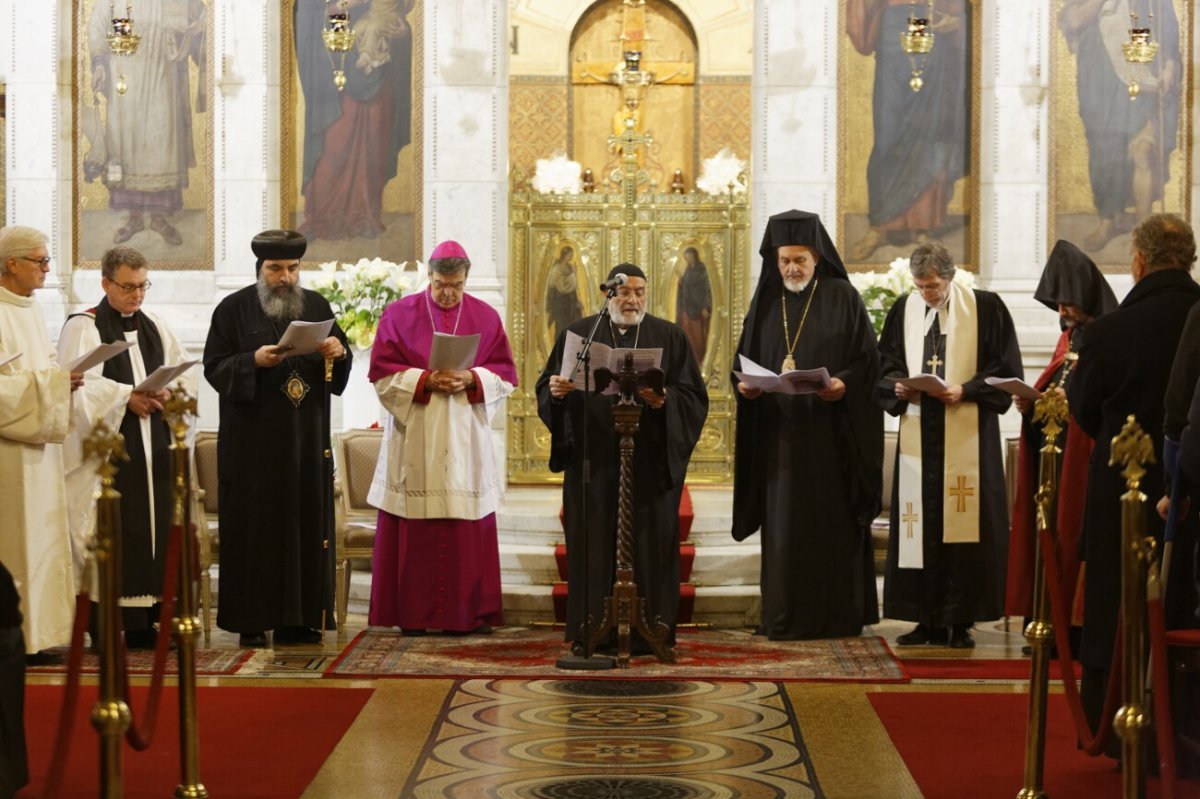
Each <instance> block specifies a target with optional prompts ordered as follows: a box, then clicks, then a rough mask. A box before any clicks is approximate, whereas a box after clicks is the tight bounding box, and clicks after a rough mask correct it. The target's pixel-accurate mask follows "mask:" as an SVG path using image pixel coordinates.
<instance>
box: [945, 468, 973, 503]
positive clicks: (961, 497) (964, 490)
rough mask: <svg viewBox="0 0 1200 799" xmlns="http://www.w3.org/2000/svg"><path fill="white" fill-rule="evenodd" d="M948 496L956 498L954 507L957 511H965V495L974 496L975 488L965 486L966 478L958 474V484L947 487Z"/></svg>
mask: <svg viewBox="0 0 1200 799" xmlns="http://www.w3.org/2000/svg"><path fill="white" fill-rule="evenodd" d="M949 493H950V496H952V497H954V498H955V499H957V500H958V507H957V508H955V511H956V512H957V513H966V512H967V497H973V496H975V489H974V488H968V487H967V478H966V477H964V476H963V475H961V474H960V475H959V476H958V485H956V486H955V487H954V488H951V489H949Z"/></svg>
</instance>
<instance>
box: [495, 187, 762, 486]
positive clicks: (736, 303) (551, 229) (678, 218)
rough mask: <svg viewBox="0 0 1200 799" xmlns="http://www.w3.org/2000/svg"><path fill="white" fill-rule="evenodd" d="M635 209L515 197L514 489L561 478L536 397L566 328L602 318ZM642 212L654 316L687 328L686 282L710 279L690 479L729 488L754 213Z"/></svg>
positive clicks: (667, 204)
mask: <svg viewBox="0 0 1200 799" xmlns="http://www.w3.org/2000/svg"><path fill="white" fill-rule="evenodd" d="M514 177H515V178H516V179H515V180H514V185H518V186H519V185H522V183H523V181H522V180H521V176H519V175H516V176H514ZM744 196H745V195H741V196H740V197H744ZM625 203H626V196H625V195H624V194H621V193H609V194H600V193H597V194H581V195H566V196H563V195H542V194H537V193H534V192H528V191H514V192H513V194H512V196H511V199H510V202H509V209H510V212H509V213H510V216H509V224H510V237H509V241H510V247H511V252H510V258H509V287H510V297H509V309H510V310H509V321H508V333H509V339H510V341H511V343H512V347H513V355H514V357H515V359H516V362H517V372H518V375H519V376H520V386H519V387H518V389H517V390H516V391H515V392H514V393H513V394H512V396H510V397H509V404H508V408H509V424H508V479H509V482H511V483H547V482H557V481H558V480H559V479H560V478H559V476H558V475H554V474H551V473H550V471H549V469H548V467H547V464H548V461H549V456H550V435H549V433H548V432H547V430H546V428H545V426H544V425H543V424H542V422H541V420H540V419H539V418H538V415H537V396H536V393H535V386H536V383H537V379H538V375H540V374H541V371H542V368H543V367H544V366H545V364H546V359H547V357H548V354H549V352H550V350H551V348H552V347H553V344H554V337H555V335H556V328H557V325H558V323H559V321H561V322H562V323H564V324H565V323H566V321H569V320H570V319H571V318H573V314H574V312H578V313H579V315H581V316H587V315H591V314H593V313H595V312H596V311H598V310H599V308H600V304H601V303H602V302H603V299H604V297H603V295H602V294H601V293H600V292H599V291H598V290H597V289H596V288H595V287H596V286H598V285H599V284H600V282H601V281H602V280H603V279H604V277H605V276H606V275H607V274H608V270H609V269H611V268H612V267H613V266H614V265H616V264H618V263H620V262H622V261H624V260H627V257H626V255H625V251H624V247H623V233H624V232H625V225H626V219H627V212H628V211H629V210H630V209H628V208H627V207H626V204H625ZM633 211H634V213H633V216H632V218H633V220H634V221H633V222H632V225H633V227H634V230H633V231H632V233H633V236H632V242H633V245H634V251H633V253H632V254H631V257H630V258H629V260H632V261H633V262H634V263H637V264H638V265H639V266H641V267H642V268H643V269H644V270H645V271H646V275H647V277H648V278H649V284H650V297H649V311H650V313H652V314H654V315H655V316H660V317H663V318H665V319H669V320H672V321H677V320H678V313H679V310H680V304H681V299H680V298H681V295H680V283H681V279H682V276H683V274H684V270H685V269H686V268H687V266H688V262H689V258H691V259H694V260H699V261H700V262H702V264H703V266H704V268H705V269H706V270H707V275H708V286H709V289H710V292H711V313H710V316H709V320H708V330H707V336H704V337H703V338H702V340H701V339H698V340H697V341H698V344H699V345H700V346H701V352H700V353H699V354H700V355H702V358H701V359H700V368H701V372H702V373H703V375H704V378H705V381H706V383H707V386H708V395H709V408H708V419H707V420H706V421H705V425H704V430H703V433H702V434H701V437H700V442H699V444H697V446H696V450H695V452H694V453H693V454H692V461H691V464H690V465H689V467H688V480H689V482H693V483H727V482H729V481H730V480H731V479H732V468H733V466H732V464H733V438H734V436H733V424H734V419H733V415H734V400H733V395H732V393H731V387H730V384H729V371H730V369H731V368H732V363H733V354H734V348H735V347H736V345H737V337H738V336H739V335H740V334H741V324H742V318H743V317H744V316H745V312H746V286H747V283H748V280H749V263H748V260H747V259H748V255H747V254H748V253H749V251H750V246H749V239H748V238H747V236H748V235H749V224H750V221H749V220H750V217H749V210H748V208H747V205H746V202H745V200H744V199H741V198H730V197H712V196H708V195H701V194H682V195H680V194H637V195H636V197H635V204H634V207H633ZM689 249H693V250H695V253H694V254H693V255H692V256H688V255H687V251H688V250H689ZM568 259H569V262H570V264H571V265H572V266H573V268H574V273H575V279H574V286H573V287H572V286H571V284H570V281H568V280H564V281H563V282H562V283H557V284H555V281H556V278H557V277H560V276H563V274H564V273H566V272H567V271H569V270H568V269H567V268H566V267H563V266H562V264H563V263H564V262H565V261H567V260H568ZM552 284H554V285H552ZM551 289H553V291H551ZM559 289H562V291H559ZM571 309H573V311H572V310H571Z"/></svg>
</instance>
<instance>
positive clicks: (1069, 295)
mask: <svg viewBox="0 0 1200 799" xmlns="http://www.w3.org/2000/svg"><path fill="white" fill-rule="evenodd" d="M1033 298H1034V299H1035V300H1037V301H1038V302H1040V303H1042V304H1043V305H1045V306H1046V307H1047V308H1050V309H1051V310H1053V311H1057V310H1058V304H1059V303H1060V302H1061V303H1064V304H1067V305H1078V306H1079V307H1080V308H1082V309H1083V311H1084V313H1086V314H1087V315H1088V316H1090V317H1092V318H1095V317H1097V316H1103V315H1104V314H1106V313H1108V312H1109V311H1115V310H1116V309H1117V298H1116V295H1114V294H1113V290H1112V288H1110V287H1109V285H1108V281H1107V280H1105V279H1104V275H1102V274H1101V273H1100V270H1099V269H1097V268H1096V264H1095V263H1093V262H1092V259H1091V258H1088V257H1087V255H1085V254H1084V253H1083V251H1082V250H1080V249H1079V248H1078V247H1076V246H1075V245H1074V244H1072V243H1071V242H1069V241H1064V240H1062V239H1059V240H1058V241H1057V242H1055V243H1054V249H1053V250H1051V251H1050V257H1049V258H1048V259H1047V260H1046V268H1045V269H1043V270H1042V279H1041V280H1040V281H1039V282H1038V287H1037V291H1035V292H1034V293H1033Z"/></svg>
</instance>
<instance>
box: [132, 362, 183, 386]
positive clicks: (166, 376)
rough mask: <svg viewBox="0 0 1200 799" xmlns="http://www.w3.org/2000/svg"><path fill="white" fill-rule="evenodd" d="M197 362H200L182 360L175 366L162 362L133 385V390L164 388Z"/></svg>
mask: <svg viewBox="0 0 1200 799" xmlns="http://www.w3.org/2000/svg"><path fill="white" fill-rule="evenodd" d="M198 363H200V362H199V361H184V362H183V363H180V364H176V365H175V366H167V365H166V364H163V365H162V366H160V367H158V368H157V369H155V370H154V371H153V372H151V373H150V374H149V375H147V376H146V379H145V380H143V381H142V382H140V383H138V384H137V385H136V386H134V387H133V390H134V391H138V392H141V393H143V394H149V393H150V392H152V391H158V390H160V389H164V388H166V387H167V386H169V385H171V383H172V382H174V380H175V378H177V377H180V376H181V375H183V374H184V373H185V372H186V371H187V370H188V369H191V368H192V367H193V366H195V365H196V364H198Z"/></svg>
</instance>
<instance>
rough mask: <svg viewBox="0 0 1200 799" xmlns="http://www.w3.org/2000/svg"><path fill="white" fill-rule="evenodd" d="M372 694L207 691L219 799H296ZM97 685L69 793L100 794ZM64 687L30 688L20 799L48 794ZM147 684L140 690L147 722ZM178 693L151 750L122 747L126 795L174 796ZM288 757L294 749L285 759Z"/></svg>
mask: <svg viewBox="0 0 1200 799" xmlns="http://www.w3.org/2000/svg"><path fill="white" fill-rule="evenodd" d="M372 693H373V690H372V689H369V688H348V689H333V688H200V689H198V691H197V704H198V706H199V713H200V781H201V782H202V783H204V786H205V787H206V788H207V789H208V793H209V796H213V797H221V799H232V797H239V798H241V799H251V797H253V799H276V797H278V798H279V799H284V797H298V796H300V794H301V793H303V792H304V789H305V788H306V787H308V784H309V783H310V782H312V779H313V777H315V776H316V773H317V771H318V770H319V769H320V768H321V766H322V764H324V762H325V760H326V758H328V757H329V754H330V753H331V752H332V751H333V748H334V747H335V746H336V745H337V743H338V741H340V740H341V738H342V735H343V734H345V732H346V730H347V729H348V728H349V727H350V724H351V723H352V722H353V721H354V719H355V718H356V717H357V716H358V713H359V711H360V710H362V707H363V705H365V704H366V702H367V700H368V699H370V698H371V694H372ZM96 695H97V690H96V687H95V686H85V687H84V688H82V689H81V691H80V697H79V699H80V701H79V710H78V713H77V714H76V719H75V727H74V742H73V744H72V747H71V755H70V760H69V761H68V763H67V764H66V765H65V766H64V768H65V769H66V778H65V780H64V782H63V790H62V794H61V795H62V796H63V797H79V796H96V795H97V784H98V780H99V774H100V771H99V768H100V767H99V755H98V752H99V743H98V741H99V739H98V738H97V736H96V733H95V731H94V730H93V729H92V726H91V723H90V722H89V721H88V714H89V713H90V711H91V707H92V705H93V704H94V703H95V701H96ZM62 697H63V687H62V686H60V685H30V686H27V687H26V689H25V733H26V738H27V740H28V744H29V772H30V784H29V786H28V787H26V788H25V790H24V791H22V792H21V793H20V796H21V797H35V796H40V795H41V793H42V789H43V786H44V785H45V781H46V775H47V773H48V770H49V767H50V763H49V761H50V755H51V749H52V748H53V745H54V735H55V731H56V726H57V724H58V713H59V708H60V707H61V706H62ZM145 697H146V688H144V687H134V688H133V702H134V708H133V711H134V716H135V717H138V718H140V715H139V714H140V713H141V712H142V707H143V705H144V702H145ZM178 701H179V700H178V693H177V691H176V690H175V689H174V688H173V687H167V688H165V689H164V690H163V698H162V703H161V704H160V706H159V713H160V716H159V719H158V730H157V732H156V734H155V740H154V743H153V745H152V746H151V747H150V748H149V749H148V750H146V751H145V752H134V751H133V750H132V749H130V748H129V747H128V746H125V747H124V748H123V754H124V760H123V764H124V774H125V796H126V797H127V799H140V798H141V797H146V799H151V798H153V799H160V797H163V796H173V795H174V791H175V786H176V785H177V784H178V783H179V725H178V722H177V718H178V706H179V705H178ZM281 753H286V754H284V755H283V756H281Z"/></svg>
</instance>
